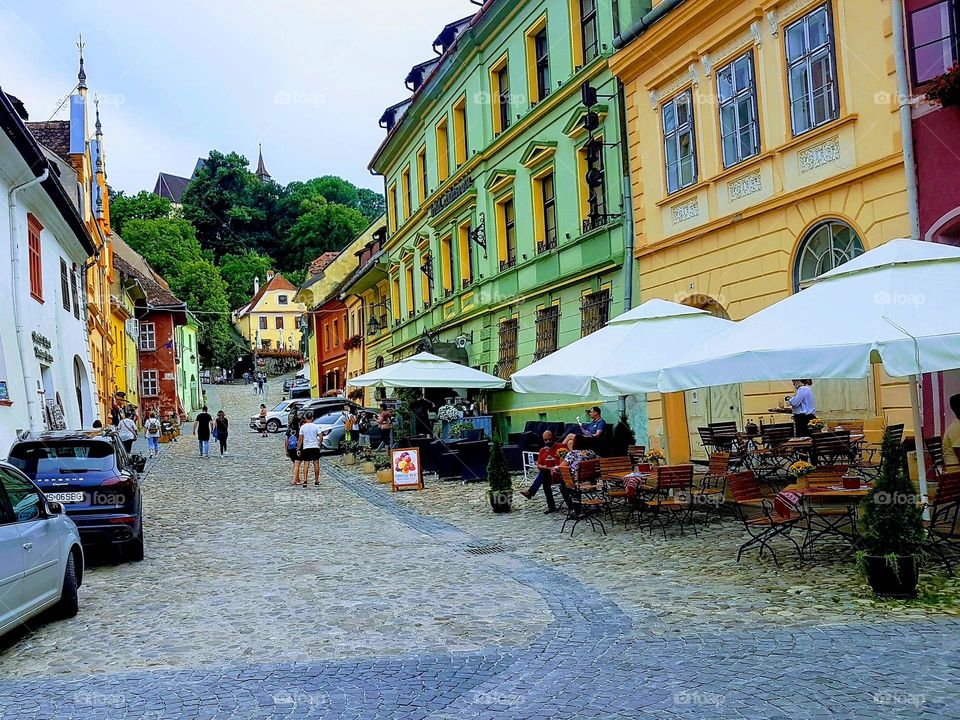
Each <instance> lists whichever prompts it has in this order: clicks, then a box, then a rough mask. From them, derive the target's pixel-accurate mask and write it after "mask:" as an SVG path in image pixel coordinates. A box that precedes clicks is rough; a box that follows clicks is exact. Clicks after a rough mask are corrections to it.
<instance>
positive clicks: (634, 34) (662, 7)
mask: <svg viewBox="0 0 960 720" xmlns="http://www.w3.org/2000/svg"><path fill="white" fill-rule="evenodd" d="M682 2H683V0H662V1H661V2H660V4H659V5H657V6H656V7H655V8H653V9H652V10H651V11H650V12H648V13H647V14H646V15H644V16H643V17H641V18H640V19H639V20H637V22H636V23H635V24H634V25H633V27H631V28H630V29H629V30H627V32H626V33H624V34H623V35H621V34H620V33H617V34H616V35H615V36H614V38H613V47H615V48H616V49H617V50H620V49H621V48H623V47H624V46H626V45H627V44H628V43H629V42H630V41H632V40H636V39H637V38H638V37H640V36H641V35H643V33H645V32H646V31H647V30H649V29H650V26H651V25H653V24H654V23H655V22H657V21H658V20H660V19H661V18H663V16H664V15H666V14H667V13H668V12H670V11H671V10H673V9H674V8H675V7H677V6H678V5H679V4H680V3H682Z"/></svg>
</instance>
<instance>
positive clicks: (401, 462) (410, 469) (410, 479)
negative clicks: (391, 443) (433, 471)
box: [390, 448, 423, 492]
mask: <svg viewBox="0 0 960 720" xmlns="http://www.w3.org/2000/svg"><path fill="white" fill-rule="evenodd" d="M390 472H391V474H392V475H393V491H394V492H396V491H397V490H423V468H422V467H421V466H420V450H419V449H418V448H394V449H393V450H391V451H390Z"/></svg>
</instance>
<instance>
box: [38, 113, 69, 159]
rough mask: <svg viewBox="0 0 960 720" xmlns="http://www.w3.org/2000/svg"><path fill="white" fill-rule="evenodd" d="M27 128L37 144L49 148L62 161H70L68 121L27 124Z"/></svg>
mask: <svg viewBox="0 0 960 720" xmlns="http://www.w3.org/2000/svg"><path fill="white" fill-rule="evenodd" d="M27 127H28V128H30V132H31V133H33V136H34V137H35V138H36V139H37V142H38V143H40V144H41V145H43V146H44V147H47V148H49V149H50V150H52V151H53V152H54V153H55V154H57V155H59V156H60V157H62V158H63V159H64V160H67V161H69V160H70V121H69V120H48V121H47V122H28V123H27Z"/></svg>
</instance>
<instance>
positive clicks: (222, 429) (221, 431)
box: [214, 410, 230, 457]
mask: <svg viewBox="0 0 960 720" xmlns="http://www.w3.org/2000/svg"><path fill="white" fill-rule="evenodd" d="M214 424H215V425H216V428H217V442H218V443H219V444H220V457H223V456H224V455H226V454H227V435H228V434H229V431H230V421H229V420H228V419H227V414H226V413H225V412H224V411H223V410H220V411H218V412H217V419H216V421H215V423H214Z"/></svg>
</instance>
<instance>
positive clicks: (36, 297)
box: [30, 293, 43, 305]
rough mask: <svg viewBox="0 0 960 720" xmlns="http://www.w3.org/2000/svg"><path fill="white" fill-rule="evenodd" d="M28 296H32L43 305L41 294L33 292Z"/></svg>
mask: <svg viewBox="0 0 960 720" xmlns="http://www.w3.org/2000/svg"><path fill="white" fill-rule="evenodd" d="M30 297H32V298H33V299H34V300H36V301H37V302H38V303H40V304H41V305H43V296H42V295H34V294H33V293H30Z"/></svg>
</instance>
